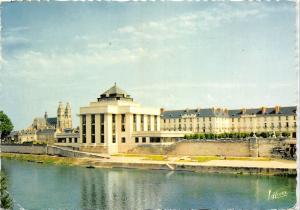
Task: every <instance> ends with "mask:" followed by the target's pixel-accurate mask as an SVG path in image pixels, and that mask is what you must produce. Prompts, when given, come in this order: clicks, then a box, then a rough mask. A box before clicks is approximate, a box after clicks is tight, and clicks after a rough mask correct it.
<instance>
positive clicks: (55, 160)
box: [0, 153, 81, 165]
mask: <svg viewBox="0 0 300 210" xmlns="http://www.w3.org/2000/svg"><path fill="white" fill-rule="evenodd" d="M0 157H4V158H8V159H14V160H22V161H30V162H37V163H45V164H59V165H79V164H80V162H81V161H80V159H78V158H69V157H58V156H48V155H32V154H16V153H1V154H0Z"/></svg>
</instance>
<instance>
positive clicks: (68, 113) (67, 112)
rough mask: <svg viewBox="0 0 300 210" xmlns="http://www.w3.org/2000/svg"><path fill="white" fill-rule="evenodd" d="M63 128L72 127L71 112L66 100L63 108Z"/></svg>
mask: <svg viewBox="0 0 300 210" xmlns="http://www.w3.org/2000/svg"><path fill="white" fill-rule="evenodd" d="M65 128H72V114H71V106H70V103H69V102H67V105H66V109H65Z"/></svg>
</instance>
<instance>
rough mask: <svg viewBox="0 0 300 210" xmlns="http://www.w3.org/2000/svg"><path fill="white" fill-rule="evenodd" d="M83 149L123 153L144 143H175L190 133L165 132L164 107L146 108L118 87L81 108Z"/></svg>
mask: <svg viewBox="0 0 300 210" xmlns="http://www.w3.org/2000/svg"><path fill="white" fill-rule="evenodd" d="M79 116H80V147H81V150H85V151H94V152H101V153H109V154H114V153H121V152H128V151H130V149H132V148H134V147H136V146H137V145H140V144H157V143H161V144H163V143H166V142H172V141H174V140H175V139H176V138H179V137H183V136H184V134H186V133H190V132H187V131H161V130H160V122H161V119H160V116H161V109H160V108H148V107H143V106H141V105H140V104H139V103H136V102H135V101H134V100H133V98H131V97H130V95H128V94H127V93H126V92H125V91H123V90H121V89H120V88H119V87H117V86H116V84H115V85H114V86H113V87H111V88H110V89H109V90H107V91H105V92H104V93H102V94H101V95H100V97H99V98H98V99H97V101H96V102H91V103H90V104H89V106H86V107H81V108H80V114H79Z"/></svg>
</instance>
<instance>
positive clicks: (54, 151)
mask: <svg viewBox="0 0 300 210" xmlns="http://www.w3.org/2000/svg"><path fill="white" fill-rule="evenodd" d="M47 154H48V155H59V156H63V157H90V158H101V159H103V158H104V159H110V155H107V154H98V153H90V152H82V151H76V150H71V149H66V148H63V147H58V146H47Z"/></svg>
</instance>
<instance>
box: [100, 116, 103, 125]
mask: <svg viewBox="0 0 300 210" xmlns="http://www.w3.org/2000/svg"><path fill="white" fill-rule="evenodd" d="M100 123H104V114H100Z"/></svg>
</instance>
